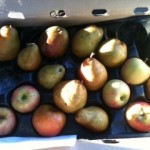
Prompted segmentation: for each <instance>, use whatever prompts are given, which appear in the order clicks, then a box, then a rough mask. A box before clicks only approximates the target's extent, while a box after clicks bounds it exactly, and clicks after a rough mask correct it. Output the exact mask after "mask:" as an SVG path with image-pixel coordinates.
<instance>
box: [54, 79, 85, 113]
mask: <svg viewBox="0 0 150 150" xmlns="http://www.w3.org/2000/svg"><path fill="white" fill-rule="evenodd" d="M53 100H54V103H55V105H56V106H57V107H59V108H60V109H61V110H62V111H63V112H66V113H75V112H77V111H78V110H79V109H81V108H83V107H84V106H85V104H86V102H87V90H86V88H85V87H84V85H83V84H82V83H81V82H80V81H79V80H67V81H61V82H59V83H58V84H57V85H56V86H55V88H54V90H53Z"/></svg>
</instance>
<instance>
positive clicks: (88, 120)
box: [75, 106, 110, 132]
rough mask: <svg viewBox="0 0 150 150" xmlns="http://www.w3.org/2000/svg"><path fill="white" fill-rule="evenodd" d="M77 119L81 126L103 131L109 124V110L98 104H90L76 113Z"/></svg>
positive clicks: (94, 130)
mask: <svg viewBox="0 0 150 150" xmlns="http://www.w3.org/2000/svg"><path fill="white" fill-rule="evenodd" d="M75 120H76V122H77V123H78V124H80V125H81V126H83V127H85V128H87V129H88V130H90V131H93V132H103V131H105V130H106V129H107V128H108V126H109V123H110V121H109V116H108V114H107V112H106V111H105V110H104V109H102V108H100V107H98V106H88V107H85V108H82V109H80V110H79V111H78V112H77V113H76V114H75Z"/></svg>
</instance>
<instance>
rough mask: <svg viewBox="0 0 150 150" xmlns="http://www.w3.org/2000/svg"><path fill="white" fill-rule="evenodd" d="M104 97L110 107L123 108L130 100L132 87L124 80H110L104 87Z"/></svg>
mask: <svg viewBox="0 0 150 150" xmlns="http://www.w3.org/2000/svg"><path fill="white" fill-rule="evenodd" d="M102 97H103V101H104V103H105V104H106V105H107V106H108V107H111V108H117V109H118V108H122V107H123V106H125V105H126V103H127V102H128V101H129V98H130V88H129V86H128V85H127V84H126V83H125V82H123V81H122V80H119V79H113V80H109V81H108V82H107V83H106V84H105V86H104V87H103V90H102Z"/></svg>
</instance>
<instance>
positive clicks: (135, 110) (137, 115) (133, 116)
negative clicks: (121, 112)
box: [125, 101, 150, 132]
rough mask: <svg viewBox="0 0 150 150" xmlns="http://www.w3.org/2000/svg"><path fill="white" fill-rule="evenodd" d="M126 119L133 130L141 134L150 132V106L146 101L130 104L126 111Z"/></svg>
mask: <svg viewBox="0 0 150 150" xmlns="http://www.w3.org/2000/svg"><path fill="white" fill-rule="evenodd" d="M125 117H126V121H127V123H128V125H129V126H131V127H132V128H133V129H135V130H137V131H139V132H149V131H150V104H148V103H146V102H144V101H137V102H134V103H132V104H130V105H129V106H128V107H127V109H126V111H125Z"/></svg>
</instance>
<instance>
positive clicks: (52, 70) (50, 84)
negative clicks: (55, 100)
mask: <svg viewBox="0 0 150 150" xmlns="http://www.w3.org/2000/svg"><path fill="white" fill-rule="evenodd" d="M64 75H65V68H64V66H63V65H60V64H54V65H46V66H44V67H42V68H41V69H40V70H39V72H38V82H39V84H40V85H41V86H42V87H44V88H45V89H47V90H51V89H53V88H54V86H55V85H56V84H57V83H58V82H60V81H61V80H62V78H63V77H64Z"/></svg>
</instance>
